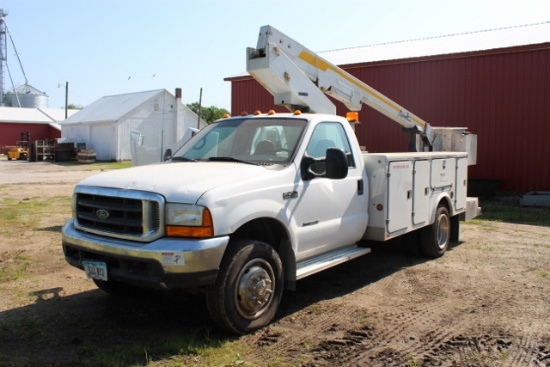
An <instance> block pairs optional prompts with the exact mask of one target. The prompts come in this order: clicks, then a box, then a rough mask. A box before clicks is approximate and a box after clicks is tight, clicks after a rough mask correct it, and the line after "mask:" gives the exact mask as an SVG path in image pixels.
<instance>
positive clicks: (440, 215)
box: [420, 205, 451, 258]
mask: <svg viewBox="0 0 550 367" xmlns="http://www.w3.org/2000/svg"><path fill="white" fill-rule="evenodd" d="M450 241H451V219H450V216H449V210H448V209H447V207H445V206H443V205H440V206H438V207H437V210H436V212H435V220H434V223H433V224H432V225H430V226H427V227H425V228H423V229H422V232H421V236H420V248H421V249H422V253H423V254H424V255H426V256H429V257H433V258H437V257H441V256H443V255H444V254H445V252H446V251H447V249H448V248H449V243H450Z"/></svg>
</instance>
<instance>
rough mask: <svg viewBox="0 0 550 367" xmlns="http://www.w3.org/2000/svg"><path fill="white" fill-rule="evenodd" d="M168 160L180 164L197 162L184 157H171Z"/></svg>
mask: <svg viewBox="0 0 550 367" xmlns="http://www.w3.org/2000/svg"><path fill="white" fill-rule="evenodd" d="M170 159H171V160H173V161H181V162H197V160H196V159H192V158H185V157H172V158H170Z"/></svg>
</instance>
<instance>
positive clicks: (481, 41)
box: [224, 21, 550, 81]
mask: <svg viewBox="0 0 550 367" xmlns="http://www.w3.org/2000/svg"><path fill="white" fill-rule="evenodd" d="M544 43H550V21H549V22H543V23H536V24H527V25H522V26H516V27H506V28H498V29H489V30H484V31H477V32H468V33H457V34H450V35H446V36H438V37H429V38H421V39H413V40H405V41H398V42H389V43H381V44H376V45H368V46H358V47H350V48H342V49H337V50H329V51H320V52H317V54H318V55H319V56H321V57H323V58H325V59H327V60H328V61H330V62H331V63H333V64H335V65H351V64H363V63H370V62H383V61H391V60H402V59H411V58H419V57H429V56H438V55H450V54H460V53H467V52H480V51H488V50H496V49H503V48H510V47H521V46H529V45H540V44H544ZM249 77H250V75H249V74H248V73H247V72H243V73H240V74H237V75H234V76H231V77H227V78H225V79H224V80H226V81H233V80H240V79H242V78H245V79H248V78H249Z"/></svg>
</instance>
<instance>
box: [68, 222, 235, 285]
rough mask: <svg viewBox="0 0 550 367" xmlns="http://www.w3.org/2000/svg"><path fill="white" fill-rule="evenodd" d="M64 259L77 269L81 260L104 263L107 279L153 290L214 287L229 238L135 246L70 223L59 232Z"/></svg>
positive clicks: (135, 244) (133, 243) (130, 242)
mask: <svg viewBox="0 0 550 367" xmlns="http://www.w3.org/2000/svg"><path fill="white" fill-rule="evenodd" d="M61 239H62V245H63V253H64V254H65V260H66V261H67V262H68V263H69V264H71V265H72V266H75V267H77V268H79V269H84V267H83V265H82V261H84V260H92V261H102V262H105V263H106V264H107V269H108V277H109V279H113V280H118V281H122V282H126V283H130V284H135V285H140V286H148V287H153V288H191V287H201V286H205V285H210V284H213V283H214V282H215V280H216V277H217V275H218V270H219V267H220V263H221V261H222V258H223V254H224V252H225V249H226V247H227V244H228V243H229V237H228V236H223V237H216V238H208V239H196V240H193V239H180V238H167V237H164V238H160V239H158V240H156V241H153V242H150V243H145V244H144V243H137V242H132V241H126V240H119V239H114V238H107V237H102V236H98V235H95V234H91V233H87V232H83V231H80V230H77V229H76V228H75V227H74V224H73V220H69V221H68V222H67V223H65V225H64V226H63V229H62V236H61Z"/></svg>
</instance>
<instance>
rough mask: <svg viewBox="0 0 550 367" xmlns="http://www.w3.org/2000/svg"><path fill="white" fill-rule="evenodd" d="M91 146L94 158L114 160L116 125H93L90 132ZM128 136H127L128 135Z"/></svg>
mask: <svg viewBox="0 0 550 367" xmlns="http://www.w3.org/2000/svg"><path fill="white" fill-rule="evenodd" d="M90 135H91V136H90V143H91V144H92V146H91V147H88V149H93V150H95V154H96V159H98V160H100V161H110V160H116V159H117V157H116V154H115V149H116V138H117V134H116V127H115V125H93V126H92V129H91V133H90ZM128 138H129V137H128Z"/></svg>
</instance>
